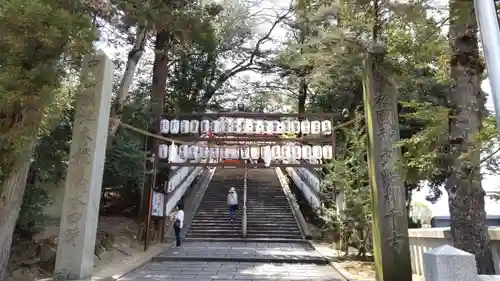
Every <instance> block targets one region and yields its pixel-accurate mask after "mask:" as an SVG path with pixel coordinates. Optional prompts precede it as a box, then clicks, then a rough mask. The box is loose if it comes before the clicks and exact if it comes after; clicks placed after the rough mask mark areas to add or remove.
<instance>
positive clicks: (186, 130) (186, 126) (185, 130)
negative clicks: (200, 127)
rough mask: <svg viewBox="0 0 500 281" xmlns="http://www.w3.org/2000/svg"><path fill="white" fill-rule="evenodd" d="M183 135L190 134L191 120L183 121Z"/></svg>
mask: <svg viewBox="0 0 500 281" xmlns="http://www.w3.org/2000/svg"><path fill="white" fill-rule="evenodd" d="M181 134H189V120H181Z"/></svg>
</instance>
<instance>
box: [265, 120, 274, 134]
mask: <svg viewBox="0 0 500 281" xmlns="http://www.w3.org/2000/svg"><path fill="white" fill-rule="evenodd" d="M264 133H266V134H268V135H271V134H273V121H264Z"/></svg>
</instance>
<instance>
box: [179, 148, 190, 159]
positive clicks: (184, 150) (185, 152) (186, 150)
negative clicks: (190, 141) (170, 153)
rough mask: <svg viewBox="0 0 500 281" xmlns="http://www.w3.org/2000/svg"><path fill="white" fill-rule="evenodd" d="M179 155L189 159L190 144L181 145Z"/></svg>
mask: <svg viewBox="0 0 500 281" xmlns="http://www.w3.org/2000/svg"><path fill="white" fill-rule="evenodd" d="M179 157H180V158H181V159H184V160H186V159H189V158H190V157H189V145H181V146H180V147H179Z"/></svg>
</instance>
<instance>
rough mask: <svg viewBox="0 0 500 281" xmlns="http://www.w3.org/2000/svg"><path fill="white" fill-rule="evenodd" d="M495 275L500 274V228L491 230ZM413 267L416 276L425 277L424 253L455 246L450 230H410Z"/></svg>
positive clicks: (446, 228) (447, 228)
mask: <svg viewBox="0 0 500 281" xmlns="http://www.w3.org/2000/svg"><path fill="white" fill-rule="evenodd" d="M488 232H489V235H490V240H491V248H492V252H493V263H494V264H495V273H496V274H500V228H490V229H489V231H488ZM409 238H410V254H411V267H412V271H413V273H414V274H417V275H421V276H423V275H424V253H425V252H428V251H430V250H432V249H434V248H437V247H440V246H443V245H453V243H452V239H451V233H450V228H449V227H445V228H420V229H410V230H409Z"/></svg>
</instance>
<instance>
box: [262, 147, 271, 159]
mask: <svg viewBox="0 0 500 281" xmlns="http://www.w3.org/2000/svg"><path fill="white" fill-rule="evenodd" d="M266 151H267V152H269V154H270V153H271V146H269V145H264V146H261V147H260V156H261V157H264V155H265V154H266Z"/></svg>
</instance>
